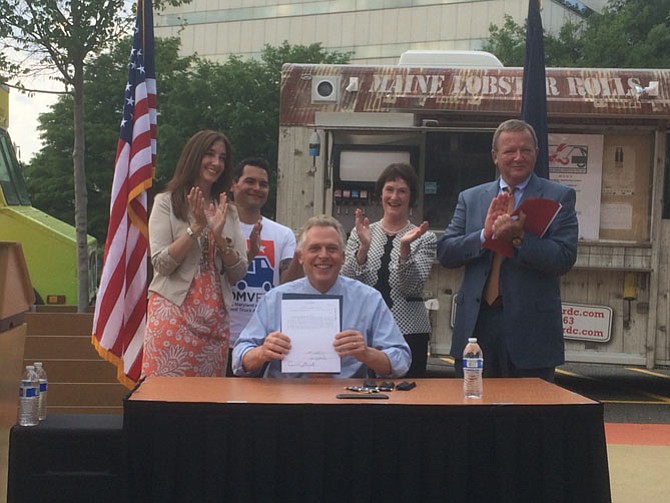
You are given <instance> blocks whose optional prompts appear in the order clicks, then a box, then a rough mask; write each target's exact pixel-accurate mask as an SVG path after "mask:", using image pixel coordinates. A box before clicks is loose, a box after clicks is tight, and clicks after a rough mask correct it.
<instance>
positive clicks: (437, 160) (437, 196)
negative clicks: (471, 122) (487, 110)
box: [423, 131, 496, 229]
mask: <svg viewBox="0 0 670 503" xmlns="http://www.w3.org/2000/svg"><path fill="white" fill-rule="evenodd" d="M492 140H493V133H489V132H464V131H461V132H435V133H429V134H428V135H427V136H426V159H425V165H426V170H425V178H424V203H423V210H424V211H423V218H424V219H425V220H428V221H429V222H430V226H431V228H433V229H445V228H446V227H447V225H449V222H450V221H451V217H452V215H453V212H454V208H455V207H456V202H457V200H458V194H459V193H460V192H461V191H462V190H464V189H467V188H469V187H474V186H475V185H479V184H480V183H484V182H487V181H491V180H493V179H495V177H496V169H495V165H494V164H493V160H492V159H491V141H492Z"/></svg>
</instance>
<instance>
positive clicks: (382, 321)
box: [233, 216, 411, 378]
mask: <svg viewBox="0 0 670 503" xmlns="http://www.w3.org/2000/svg"><path fill="white" fill-rule="evenodd" d="M345 239H346V238H345V234H344V230H343V229H342V226H341V225H340V223H339V222H338V221H337V220H335V219H334V218H332V217H328V216H318V217H312V218H310V219H309V220H308V221H307V223H306V224H305V226H304V227H303V230H302V232H301V234H300V237H299V240H298V246H297V252H298V258H299V261H300V263H301V264H302V266H303V269H304V271H305V278H302V279H298V280H296V281H292V282H290V283H286V284H283V285H281V286H279V287H277V288H274V289H272V290H270V291H269V292H268V293H267V294H266V295H265V296H264V297H263V299H262V300H261V301H260V303H259V305H258V307H257V308H256V311H255V313H254V314H253V316H252V318H251V320H250V321H249V324H248V325H247V326H246V328H245V329H244V330H243V331H242V333H241V334H240V337H239V339H238V341H237V343H236V344H235V348H234V350H233V372H234V373H235V375H239V376H252V375H259V374H261V373H262V374H263V376H265V377H308V376H309V375H313V374H323V373H328V374H330V375H332V376H333V377H361V378H365V377H368V373H369V371H371V372H372V373H374V374H375V375H376V376H378V377H402V376H403V375H405V373H406V372H407V370H408V369H409V366H410V363H411V356H410V350H409V346H408V345H407V343H406V342H405V340H404V338H403V336H402V334H401V333H400V329H399V328H398V326H397V325H396V323H395V321H394V319H393V315H392V314H391V311H390V310H389V309H388V307H387V306H386V304H385V303H384V300H383V299H382V297H381V294H380V293H379V292H378V291H377V290H375V289H374V288H372V287H369V286H367V285H365V284H363V283H361V282H359V281H356V280H353V279H350V278H345V277H343V276H340V269H341V268H342V265H343V264H344V245H345Z"/></svg>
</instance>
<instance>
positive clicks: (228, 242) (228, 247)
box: [219, 236, 235, 255]
mask: <svg viewBox="0 0 670 503" xmlns="http://www.w3.org/2000/svg"><path fill="white" fill-rule="evenodd" d="M223 239H224V240H225V243H226V244H225V245H224V246H223V247H219V250H220V251H221V253H222V254H223V255H228V254H229V253H232V252H234V251H235V247H234V246H233V240H232V239H230V238H229V237H225V236H224V238H223Z"/></svg>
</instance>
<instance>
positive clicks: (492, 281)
mask: <svg viewBox="0 0 670 503" xmlns="http://www.w3.org/2000/svg"><path fill="white" fill-rule="evenodd" d="M503 190H505V191H506V192H507V193H508V194H509V195H510V198H509V204H508V206H507V213H509V214H511V213H512V212H513V211H514V191H515V190H516V188H515V187H512V186H508V187H506V188H505V189H503ZM502 261H503V256H502V255H501V254H500V253H495V254H494V255H493V261H492V262H491V272H489V278H488V279H487V280H486V285H484V300H485V301H486V303H487V304H488V305H489V306H492V305H493V303H494V302H495V301H496V300H498V297H500V266H501V265H502Z"/></svg>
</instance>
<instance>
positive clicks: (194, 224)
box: [142, 130, 247, 376]
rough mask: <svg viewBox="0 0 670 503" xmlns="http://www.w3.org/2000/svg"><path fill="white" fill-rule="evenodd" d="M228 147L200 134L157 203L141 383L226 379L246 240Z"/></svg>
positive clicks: (217, 137) (213, 135)
mask: <svg viewBox="0 0 670 503" xmlns="http://www.w3.org/2000/svg"><path fill="white" fill-rule="evenodd" d="M230 155H231V149H230V142H229V141H228V138H227V137H226V136H225V135H224V134H222V133H218V132H216V131H208V130H205V131H199V132H198V133H196V134H194V135H193V136H192V137H191V139H189V141H188V143H187V144H186V146H185V147H184V149H183V150H182V153H181V155H180V157H179V160H178V161H177V167H176V168H175V173H174V175H173V177H172V179H171V180H170V181H169V182H168V185H167V188H166V191H165V192H163V193H161V194H158V195H157V196H156V198H155V200H154V204H153V209H152V211H151V216H150V218H149V247H150V250H151V263H152V265H153V269H154V277H153V280H152V281H151V284H150V285H149V303H148V307H147V329H146V333H145V336H144V359H143V361H142V375H143V376H149V375H170V376H223V375H225V369H226V359H227V355H228V337H229V319H228V310H227V306H229V305H230V303H231V300H232V290H231V286H232V285H234V284H235V283H236V282H237V281H239V280H240V279H242V277H244V275H245V274H246V271H247V259H246V256H247V254H246V240H245V239H244V236H243V234H242V231H241V229H240V221H239V217H238V214H237V210H236V208H235V207H234V206H233V205H232V204H229V203H228V199H227V194H226V192H227V190H228V188H229V187H230V181H231V172H232V169H229V163H230Z"/></svg>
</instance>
